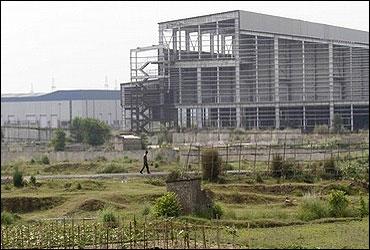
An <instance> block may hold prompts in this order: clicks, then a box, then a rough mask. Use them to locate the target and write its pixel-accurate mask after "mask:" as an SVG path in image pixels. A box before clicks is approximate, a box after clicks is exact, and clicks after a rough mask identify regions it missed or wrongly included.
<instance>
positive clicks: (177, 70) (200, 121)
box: [159, 11, 369, 130]
mask: <svg viewBox="0 0 370 250" xmlns="http://www.w3.org/2000/svg"><path fill="white" fill-rule="evenodd" d="M159 44H160V45H163V44H164V45H166V46H168V47H169V49H170V55H169V58H166V59H167V60H168V61H170V62H171V63H170V64H168V65H170V66H168V67H167V68H166V69H165V72H166V74H168V75H169V83H170V85H171V90H170V91H171V95H170V96H171V100H170V102H173V103H174V111H173V112H174V113H177V120H176V121H174V124H175V125H177V126H179V127H186V128H228V127H229V128H235V127H243V128H248V129H249V128H286V127H291V128H302V129H304V130H310V129H313V128H314V127H315V125H318V124H327V125H329V126H332V123H333V119H334V116H335V114H338V115H340V116H341V117H342V120H343V122H344V125H345V127H346V128H348V129H351V130H356V129H359V128H367V127H368V119H369V118H368V117H369V114H368V112H369V46H368V44H369V42H368V33H367V32H362V31H356V30H351V29H346V28H340V27H335V26H329V25H323V24H315V23H309V22H304V21H299V20H294V19H287V18H281V17H273V16H269V15H261V14H256V13H251V12H244V11H231V12H225V13H219V14H213V15H207V16H201V17H194V18H188V19H181V20H175V21H169V22H163V23H159ZM159 54H161V52H159Z"/></svg>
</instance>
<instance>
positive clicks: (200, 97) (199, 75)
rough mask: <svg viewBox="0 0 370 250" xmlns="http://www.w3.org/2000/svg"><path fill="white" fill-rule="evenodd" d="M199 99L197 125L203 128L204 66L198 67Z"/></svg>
mask: <svg viewBox="0 0 370 250" xmlns="http://www.w3.org/2000/svg"><path fill="white" fill-rule="evenodd" d="M197 97H198V98H197V99H198V105H197V106H198V107H197V113H196V115H197V127H198V128H202V108H201V104H202V68H201V67H197Z"/></svg>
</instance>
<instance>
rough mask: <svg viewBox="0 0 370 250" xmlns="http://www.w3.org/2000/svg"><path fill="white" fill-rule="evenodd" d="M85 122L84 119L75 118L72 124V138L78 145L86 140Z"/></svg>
mask: <svg viewBox="0 0 370 250" xmlns="http://www.w3.org/2000/svg"><path fill="white" fill-rule="evenodd" d="M83 121H84V120H83V118H81V117H75V118H74V119H73V120H72V123H71V137H72V139H73V140H74V141H75V142H77V143H81V142H83V140H84V134H83V132H84V129H83Z"/></svg>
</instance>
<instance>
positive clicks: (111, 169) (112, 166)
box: [98, 162, 127, 174]
mask: <svg viewBox="0 0 370 250" xmlns="http://www.w3.org/2000/svg"><path fill="white" fill-rule="evenodd" d="M98 173H103V174H111V173H127V169H126V168H125V167H124V166H122V165H120V164H117V163H113V162H112V163H109V164H108V165H106V166H105V167H104V168H103V169H102V170H99V171H98Z"/></svg>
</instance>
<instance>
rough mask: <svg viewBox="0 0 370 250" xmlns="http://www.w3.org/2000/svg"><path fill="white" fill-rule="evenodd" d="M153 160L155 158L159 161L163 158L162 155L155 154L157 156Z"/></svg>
mask: <svg viewBox="0 0 370 250" xmlns="http://www.w3.org/2000/svg"><path fill="white" fill-rule="evenodd" d="M154 160H155V161H161V160H163V158H162V155H160V154H157V156H156V157H155V159H154Z"/></svg>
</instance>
